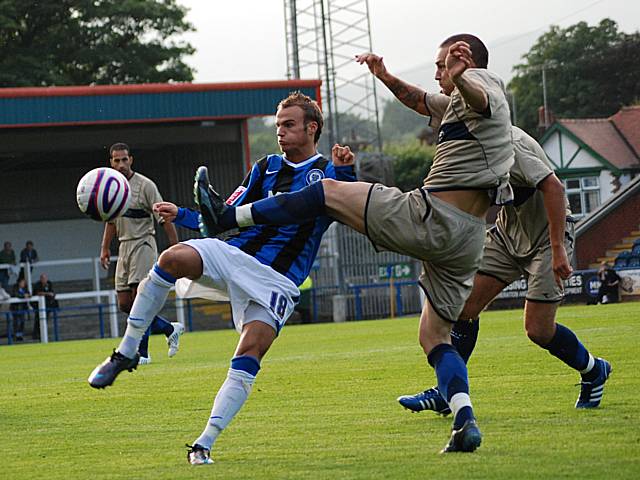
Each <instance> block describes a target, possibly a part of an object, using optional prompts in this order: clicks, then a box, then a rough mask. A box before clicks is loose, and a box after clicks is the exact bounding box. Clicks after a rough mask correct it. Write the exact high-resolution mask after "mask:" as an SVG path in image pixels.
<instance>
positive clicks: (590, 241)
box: [576, 192, 640, 269]
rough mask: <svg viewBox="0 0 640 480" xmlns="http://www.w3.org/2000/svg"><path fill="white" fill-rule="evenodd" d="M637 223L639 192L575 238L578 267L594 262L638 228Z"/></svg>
mask: <svg viewBox="0 0 640 480" xmlns="http://www.w3.org/2000/svg"><path fill="white" fill-rule="evenodd" d="M639 225H640V192H636V193H635V194H634V195H633V196H632V197H631V198H629V199H627V200H626V201H625V202H624V203H623V204H622V205H620V206H618V207H617V208H616V209H615V210H613V211H611V212H609V214H608V215H606V216H605V217H604V218H603V219H602V220H600V221H599V222H598V223H597V224H595V225H593V226H592V227H591V228H590V229H589V230H587V231H586V232H585V233H583V234H582V235H581V236H580V238H578V239H577V241H576V260H577V265H578V268H579V269H585V268H589V264H590V263H593V262H595V261H596V260H597V258H598V257H603V256H604V255H605V253H606V251H607V250H609V249H610V248H612V247H613V246H614V245H615V244H616V243H619V242H620V241H621V240H622V238H623V237H626V236H628V235H629V233H631V232H632V231H633V230H638V228H640V226H639Z"/></svg>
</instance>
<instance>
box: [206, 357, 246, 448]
mask: <svg viewBox="0 0 640 480" xmlns="http://www.w3.org/2000/svg"><path fill="white" fill-rule="evenodd" d="M255 379H256V377H254V376H253V375H251V374H250V373H247V372H245V371H243V370H234V369H233V368H230V369H229V372H228V373H227V379H226V380H225V381H224V383H223V384H222V386H221V387H220V390H218V394H217V395H216V399H215V400H214V402H213V408H212V409H211V416H210V417H209V422H207V426H206V428H205V429H204V430H203V431H202V433H201V434H200V436H199V437H198V438H197V439H196V441H195V442H194V444H196V443H197V444H199V445H202V446H203V447H205V448H208V449H209V450H211V447H212V446H213V443H214V442H215V441H216V439H217V438H218V435H220V432H222V430H224V429H225V427H226V426H227V425H229V422H231V420H232V419H233V417H235V415H236V413H238V412H239V411H240V409H241V408H242V405H244V402H245V401H246V400H247V397H249V393H251V388H252V387H253V382H254V381H255Z"/></svg>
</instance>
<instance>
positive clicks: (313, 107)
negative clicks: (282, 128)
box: [278, 92, 324, 143]
mask: <svg viewBox="0 0 640 480" xmlns="http://www.w3.org/2000/svg"><path fill="white" fill-rule="evenodd" d="M289 107H300V108H301V109H302V111H303V112H304V126H305V128H306V126H307V125H308V124H309V122H316V123H317V124H318V129H317V130H316V134H315V136H314V138H313V141H314V142H315V143H318V140H319V139H320V134H321V133H322V127H323V125H324V119H323V118H322V110H320V106H318V102H316V101H315V100H314V99H312V98H311V97H309V96H307V95H305V94H304V93H302V92H291V93H290V94H289V96H288V97H287V98H285V99H284V100H282V101H281V102H280V103H279V104H278V110H279V109H281V108H289Z"/></svg>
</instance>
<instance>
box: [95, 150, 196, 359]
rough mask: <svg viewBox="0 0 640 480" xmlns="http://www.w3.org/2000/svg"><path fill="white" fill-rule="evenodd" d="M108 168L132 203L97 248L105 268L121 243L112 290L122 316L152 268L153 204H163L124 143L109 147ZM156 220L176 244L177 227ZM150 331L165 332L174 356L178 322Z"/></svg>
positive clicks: (144, 349)
mask: <svg viewBox="0 0 640 480" xmlns="http://www.w3.org/2000/svg"><path fill="white" fill-rule="evenodd" d="M109 163H110V165H111V168H113V169H115V170H118V171H119V172H120V173H122V174H123V175H124V176H125V177H126V178H127V180H128V181H129V187H130V195H131V203H130V205H129V209H128V210H127V211H126V212H125V213H124V214H123V215H122V216H120V217H118V218H116V219H115V220H113V221H111V222H108V223H105V226H104V234H103V237H102V245H101V247H100V263H101V264H102V267H103V268H105V269H106V268H108V266H109V257H110V256H111V252H110V251H109V246H110V245H111V240H112V239H113V237H115V236H116V235H117V237H118V240H119V241H120V246H119V248H118V263H117V264H116V277H115V287H116V291H117V295H118V308H119V309H120V310H121V311H122V312H125V313H127V314H128V313H129V312H130V311H131V306H132V305H133V300H134V299H135V298H136V294H137V290H138V284H139V283H140V282H141V281H142V279H143V278H144V277H145V276H146V275H147V272H148V271H149V270H150V269H151V267H153V264H154V262H155V261H156V258H157V257H158V248H157V246H156V240H155V238H154V234H155V228H154V213H153V204H154V203H157V202H161V201H162V197H161V196H160V192H159V191H158V187H156V184H155V183H154V182H153V181H152V180H150V179H149V178H147V177H145V176H144V175H141V174H140V173H138V172H134V171H133V169H132V168H131V167H132V165H133V155H131V151H130V149H129V146H128V145H127V144H126V143H115V144H113V145H112V146H111V147H110V148H109ZM155 219H156V220H157V221H158V222H159V223H160V224H161V225H162V227H163V228H164V231H165V233H166V234H167V237H168V238H169V245H175V244H176V243H177V242H178V235H177V233H176V228H175V227H174V226H173V224H172V223H171V222H165V221H164V219H162V218H161V217H160V216H159V215H157V214H155ZM149 330H151V331H153V332H154V333H160V332H162V333H164V334H165V336H166V337H167V343H168V345H169V351H168V354H169V356H170V357H172V356H174V355H175V354H176V353H177V351H178V348H179V342H180V335H182V333H183V331H184V327H183V326H182V325H181V324H180V323H170V322H168V321H167V320H165V319H164V318H162V317H160V316H156V318H155V319H154V321H153V323H152V325H151V326H150V327H149ZM149 330H148V331H147V332H146V333H145V336H144V338H143V341H142V342H141V344H140V363H141V364H146V363H150V361H151V357H150V355H149V351H148V344H149Z"/></svg>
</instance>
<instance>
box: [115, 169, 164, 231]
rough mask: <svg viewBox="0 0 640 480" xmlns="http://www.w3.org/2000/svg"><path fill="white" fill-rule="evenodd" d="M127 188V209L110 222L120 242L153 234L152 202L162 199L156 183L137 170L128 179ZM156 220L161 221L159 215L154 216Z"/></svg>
mask: <svg viewBox="0 0 640 480" xmlns="http://www.w3.org/2000/svg"><path fill="white" fill-rule="evenodd" d="M129 188H130V195H131V203H130V204H129V209H128V210H127V211H126V212H125V213H124V214H123V215H122V216H121V217H118V218H116V219H115V220H113V222H112V223H114V224H115V226H116V231H117V233H118V240H120V241H121V242H124V241H128V240H136V239H141V238H144V237H147V236H149V235H154V234H155V228H154V222H153V218H154V214H153V204H154V203H156V202H161V201H162V197H161V196H160V192H159V191H158V187H156V184H155V183H153V181H152V180H150V179H148V178H147V177H145V176H144V175H141V174H139V173H137V172H136V173H134V174H133V176H132V177H131V178H130V179H129ZM156 220H158V222H160V221H161V219H160V217H159V216H156Z"/></svg>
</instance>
